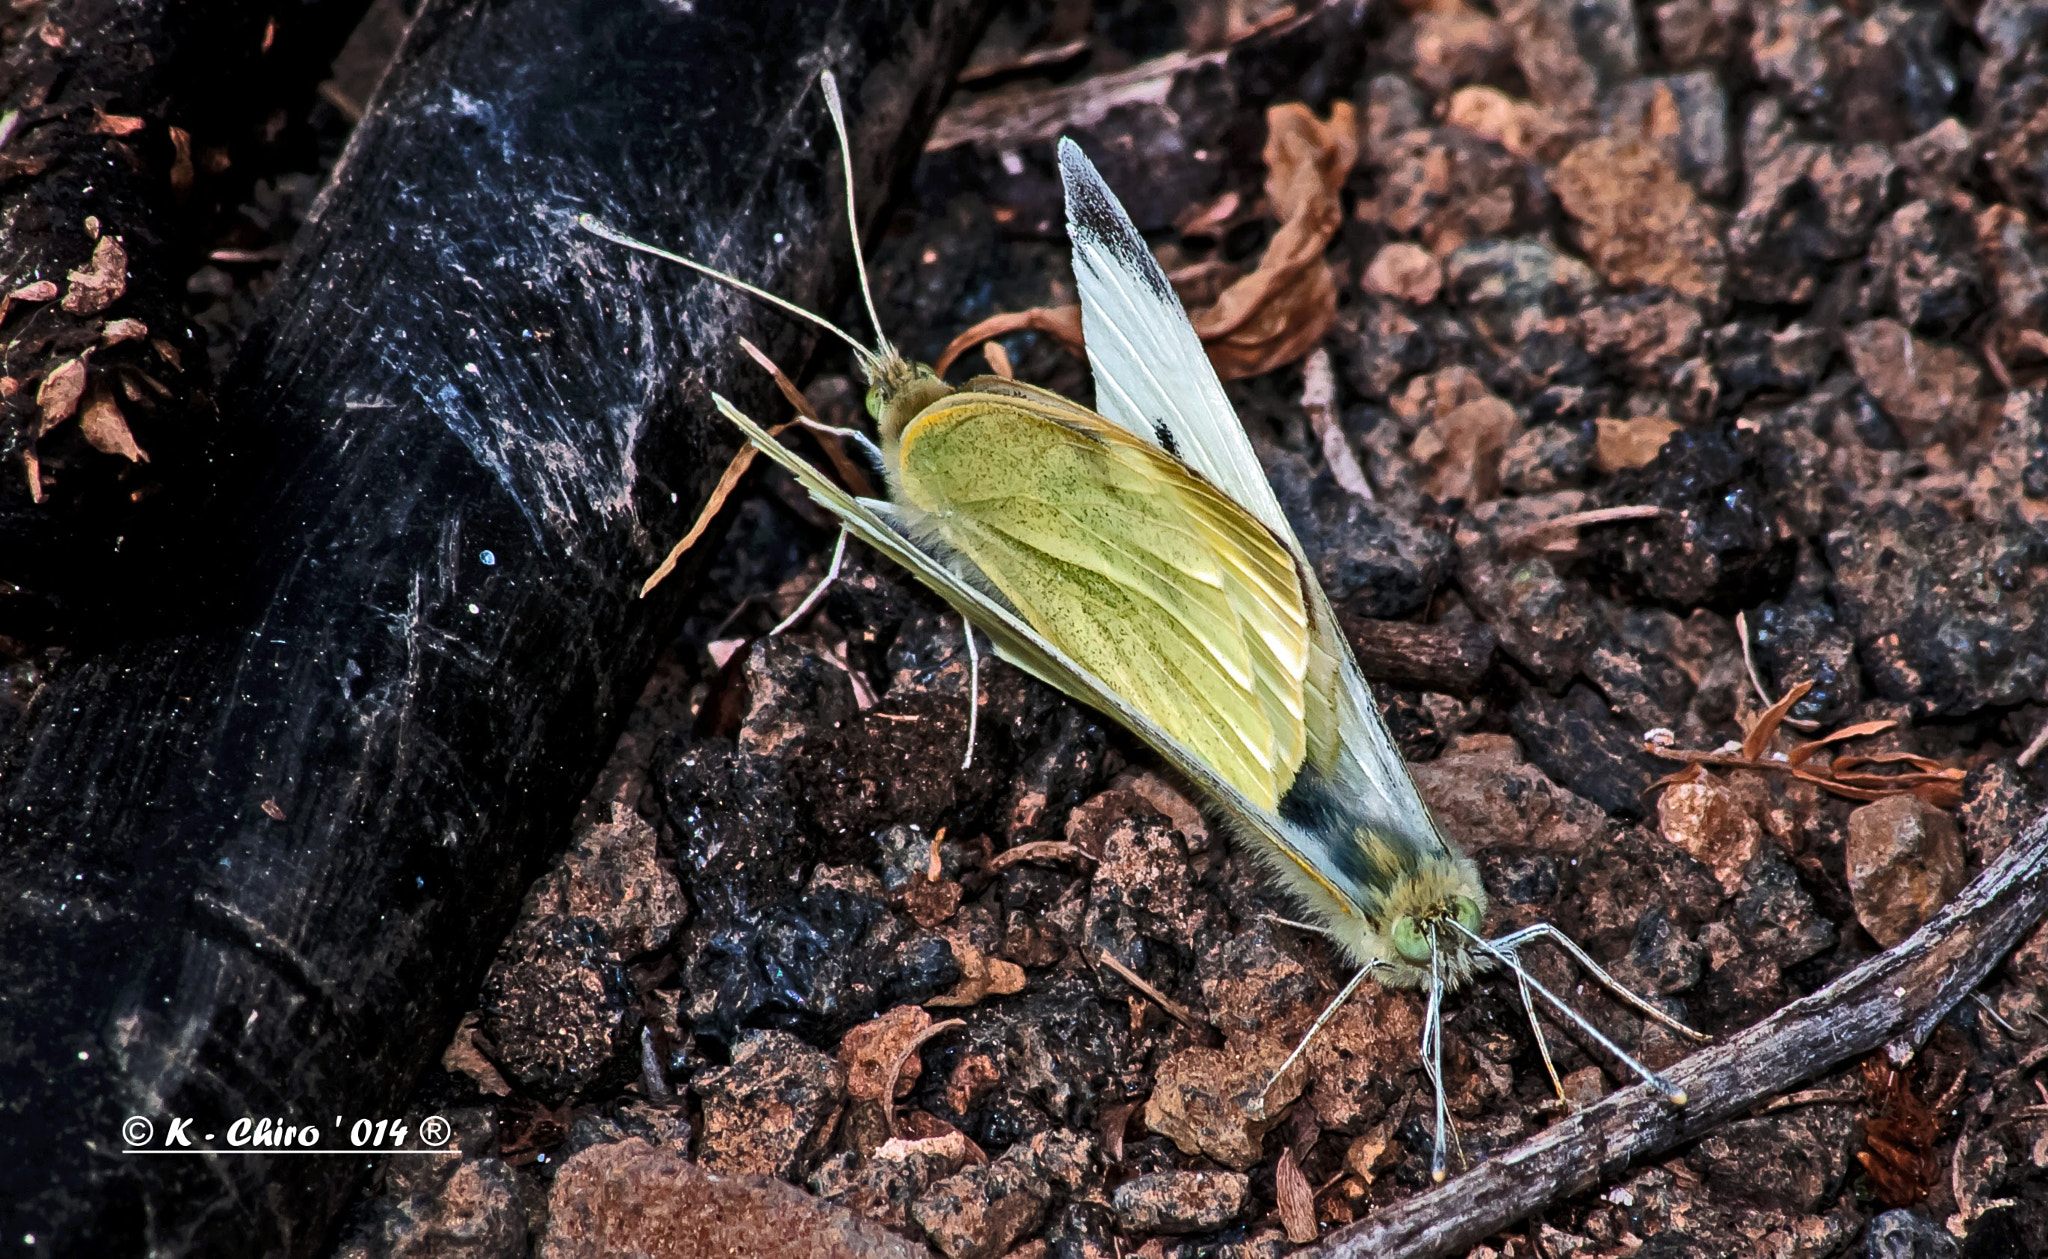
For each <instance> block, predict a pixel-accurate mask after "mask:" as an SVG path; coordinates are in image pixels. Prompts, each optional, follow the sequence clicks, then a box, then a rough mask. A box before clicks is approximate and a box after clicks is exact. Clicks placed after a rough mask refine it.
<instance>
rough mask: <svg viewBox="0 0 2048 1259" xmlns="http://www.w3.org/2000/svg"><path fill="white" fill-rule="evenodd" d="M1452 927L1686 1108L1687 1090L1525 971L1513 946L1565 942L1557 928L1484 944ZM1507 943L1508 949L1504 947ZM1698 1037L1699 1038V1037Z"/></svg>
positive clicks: (1527, 931)
mask: <svg viewBox="0 0 2048 1259" xmlns="http://www.w3.org/2000/svg"><path fill="white" fill-rule="evenodd" d="M1450 925H1451V928H1452V929H1453V930H1455V931H1458V932H1460V933H1461V934H1463V935H1464V936H1465V937H1466V938H1467V939H1468V940H1470V941H1471V942H1472V943H1473V945H1475V946H1476V947H1477V948H1478V949H1479V951H1480V952H1482V953H1485V954H1487V955H1488V956H1490V957H1491V958H1493V960H1495V961H1497V962H1499V963H1501V964H1502V965H1503V966H1506V967H1507V968H1508V969H1509V970H1510V971H1512V972H1514V974H1515V976H1516V978H1517V979H1519V980H1521V981H1522V982H1523V983H1526V984H1528V985H1529V987H1530V988H1532V989H1534V990H1535V993H1536V995H1537V996H1539V997H1542V998H1543V1000H1544V1002H1545V1003H1546V1004H1548V1005H1549V1006H1550V1007H1551V1008H1552V1009H1553V1010H1556V1011H1557V1012H1558V1013H1559V1014H1561V1015H1563V1016H1564V1017H1565V1018H1567V1019H1569V1020H1570V1021H1571V1023H1572V1025H1573V1026H1574V1027H1576V1028H1578V1029H1579V1030H1580V1031H1582V1032H1584V1033H1585V1034H1586V1035H1587V1036H1588V1037H1590V1038H1592V1040H1593V1041H1594V1042H1595V1043H1597V1044H1598V1045H1599V1046H1600V1047H1601V1048H1602V1049H1605V1050H1606V1051H1607V1052H1608V1053H1610V1054H1613V1055H1614V1056H1615V1057H1616V1058H1619V1059H1620V1060H1621V1061H1622V1062H1623V1063H1624V1064H1626V1065H1627V1067H1628V1069H1629V1070H1631V1071H1633V1072H1635V1073H1636V1075H1637V1076H1638V1077H1639V1078H1640V1079H1641V1080H1642V1081H1643V1083H1645V1084H1648V1085H1649V1086H1650V1087H1652V1088H1654V1089H1656V1090H1657V1091H1658V1092H1660V1093H1662V1094H1664V1096H1665V1097H1667V1098H1669V1099H1670V1100H1671V1104H1672V1105H1673V1106H1683V1105H1685V1100H1686V1097H1685V1090H1684V1089H1681V1088H1679V1087H1677V1086H1676V1085H1674V1084H1672V1083H1671V1082H1670V1081H1669V1080H1667V1079H1665V1078H1664V1077H1663V1076H1661V1075H1659V1074H1657V1073H1656V1072H1655V1071H1652V1070H1650V1068H1648V1067H1646V1066H1644V1065H1643V1064H1642V1063H1640V1062H1638V1061H1637V1060H1636V1058H1635V1055H1633V1054H1631V1053H1629V1052H1628V1051H1627V1050H1626V1049H1623V1048H1622V1047H1621V1046H1620V1045H1617V1044H1615V1043H1614V1041H1613V1040H1612V1039H1611V1038H1609V1037H1608V1035H1607V1034H1606V1033H1605V1032H1602V1031H1601V1030H1600V1029H1599V1028H1597V1027H1595V1026H1593V1023H1592V1021H1591V1020H1590V1019H1588V1018H1587V1017H1586V1016H1585V1015H1583V1014H1580V1013H1579V1012H1578V1011H1577V1010H1574V1009H1572V1008H1571V1007H1570V1006H1568V1005H1566V1004H1565V1003H1564V999H1563V998H1562V997H1560V996H1558V995H1557V994H1556V993H1554V992H1552V991H1551V990H1550V989H1548V988H1545V987H1544V986H1543V985H1542V983H1541V982H1539V981H1538V980H1537V978H1536V977H1535V976H1534V975H1531V974H1530V973H1529V972H1528V971H1527V970H1525V969H1523V967H1522V963H1521V961H1520V960H1519V959H1518V958H1517V957H1516V956H1515V954H1514V952H1513V946H1514V945H1515V944H1517V943H1521V942H1523V941H1525V940H1529V939H1533V938H1535V937H1536V936H1541V935H1546V934H1548V935H1551V936H1552V937H1553V938H1563V935H1564V933H1563V932H1560V931H1557V929H1556V928H1554V927H1553V928H1550V930H1549V931H1548V932H1544V931H1539V930H1537V929H1536V928H1534V927H1525V928H1523V929H1522V930H1521V931H1516V932H1512V933H1510V934H1508V935H1505V936H1502V937H1501V938H1500V940H1484V939H1481V938H1480V937H1479V936H1477V935H1474V934H1473V933H1472V932H1470V931H1467V930H1465V927H1464V926H1463V924H1461V923H1458V922H1455V921H1454V922H1452V923H1451V924H1450ZM1539 925H1542V924H1539ZM1504 942H1505V945H1506V947H1503V943H1504ZM1569 951H1570V952H1571V953H1573V954H1574V955H1575V956H1577V957H1580V958H1585V954H1584V953H1583V952H1581V951H1580V950H1579V949H1578V947H1577V946H1576V945H1573V946H1572V947H1571V949H1570V950H1569ZM1586 965H1587V969H1588V970H1590V971H1592V972H1593V973H1594V974H1596V975H1605V972H1604V971H1601V970H1600V969H1599V968H1598V967H1597V966H1594V965H1592V961H1591V959H1586ZM1607 982H1608V984H1610V985H1612V986H1613V987H1614V988H1615V989H1617V990H1619V991H1622V992H1627V990H1626V989H1623V988H1621V986H1620V985H1619V984H1615V983H1614V980H1613V979H1612V977H1608V979H1607ZM1628 995H1629V997H1630V998H1631V1001H1632V1002H1638V1003H1641V1005H1643V1006H1646V1007H1647V1006H1648V1004H1649V1003H1648V1002H1644V1001H1642V999H1641V998H1640V997H1636V996H1635V994H1633V993H1629V994H1628ZM1660 1018H1664V1019H1669V1018H1670V1016H1669V1015H1663V1014H1661V1012H1660ZM1677 1026H1679V1027H1684V1024H1677ZM1687 1030H1690V1029H1687ZM1694 1034H1695V1035H1697V1033H1694Z"/></svg>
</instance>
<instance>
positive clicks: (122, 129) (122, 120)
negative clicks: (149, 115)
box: [92, 114, 144, 136]
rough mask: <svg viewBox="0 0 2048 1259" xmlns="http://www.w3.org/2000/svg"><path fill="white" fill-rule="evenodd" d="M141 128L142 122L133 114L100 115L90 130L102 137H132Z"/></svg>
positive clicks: (94, 120)
mask: <svg viewBox="0 0 2048 1259" xmlns="http://www.w3.org/2000/svg"><path fill="white" fill-rule="evenodd" d="M143 126H144V123H143V120H142V119H140V118H137V117H136V116H135V115H133V114H100V115H99V116H98V117H96V118H94V119H93V123H92V129H93V130H94V131H97V132H99V133H100V134H101V135H103V136H132V135H134V134H135V133H136V132H138V131H140V130H142V128H143Z"/></svg>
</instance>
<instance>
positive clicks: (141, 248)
mask: <svg viewBox="0 0 2048 1259" xmlns="http://www.w3.org/2000/svg"><path fill="white" fill-rule="evenodd" d="M363 8H364V0H314V2H312V3H280V2H279V0H225V2H222V3H208V4H174V3H170V0H145V2H143V3H133V2H123V0H53V2H52V3H50V4H47V5H37V6H34V7H33V8H25V7H24V6H20V5H17V6H14V9H13V11H12V14H11V17H12V22H11V25H13V26H14V27H16V28H18V29H16V30H14V31H12V32H11V36H12V37H11V39H10V40H9V46H8V49H7V52H6V55H5V57H4V58H0V225H4V226H0V634H8V635H11V636H15V637H25V638H28V639H31V640H48V639H51V638H72V637H76V636H78V635H80V634H91V633H95V632H96V633H98V634H100V635H105V634H107V633H110V632H118V631H116V630H114V628H113V627H111V626H109V625H108V624H107V620H108V617H109V616H110V615H111V614H114V612H115V610H117V609H128V610H133V609H137V608H142V607H147V606H149V605H150V604H151V603H153V602H158V601H160V600H161V599H162V598H163V597H164V596H165V590H164V586H163V585H162V584H161V583H159V582H154V581H151V580H150V577H151V575H152V571H151V570H152V569H153V568H154V567H155V566H156V563H157V562H158V561H157V557H159V556H162V555H164V554H167V553H172V554H176V553H179V552H181V551H182V550H183V549H184V548H185V547H189V546H192V545H194V544H193V543H192V542H191V541H189V538H190V537H191V535H192V533H193V532H194V530H195V529H197V528H198V527H199V526H197V525H196V524H195V521H194V519H193V517H194V515H195V513H196V512H197V511H198V510H199V509H200V508H201V507H202V506H203V505H204V504H205V502H206V499H207V495H208V491H209V489H210V487H211V485H212V481H213V478H212V453H213V449H214V444H215V442H216V440H217V438H218V436H219V431H220V428H219V423H218V417H217V415H216V413H215V409H214V403H213V396H212V395H213V389H214V382H213V379H212V374H211V372H210V371H209V370H208V368H207V356H206V348H205V340H204V338H203V337H202V336H201V335H199V334H198V333H197V332H196V331H195V330H194V329H193V328H192V327H191V325H190V323H189V322H188V320H187V319H186V317H185V309H184V283H185V277H186V276H187V275H188V274H190V273H191V271H192V270H193V268H194V267H196V266H197V265H198V263H199V261H200V258H201V251H202V249H203V247H204V244H205V235H206V232H207V229H208V226H209V225H210V224H211V223H212V222H213V220H214V213H213V212H214V210H215V209H216V208H217V206H218V205H219V204H220V203H221V202H222V201H223V200H226V201H228V203H230V204H232V203H233V202H234V201H235V200H238V199H239V198H240V196H241V195H242V194H243V193H244V191H245V190H246V188H247V181H246V179H244V177H243V175H242V171H243V169H244V168H245V167H246V166H248V165H250V163H249V161H248V159H249V157H250V156H251V155H252V153H253V152H254V151H255V150H256V149H257V148H258V147H260V146H263V145H264V144H266V143H267V142H272V141H274V140H275V139H276V137H277V134H278V123H277V121H276V120H278V119H282V118H284V117H287V116H289V115H290V114H291V113H292V112H295V111H296V108H302V107H303V105H304V103H305V101H306V99H308V98H309V97H310V94H311V87H310V85H311V84H312V83H313V82H315V81H317V80H318V79H319V77H320V74H319V68H320V67H323V66H325V65H326V64H327V62H328V61H330V60H332V59H333V57H334V55H335V52H336V50H337V49H338V48H340V46H341V43H342V40H343V39H344V37H346V35H347V34H348V31H349V28H350V27H352V26H353V25H354V24H355V22H356V20H357V19H358V18H359V17H360V16H361V15H362V11H363ZM295 107H296V108H295ZM174 535H175V538H176V540H175V541H174V540H173V539H174ZM185 559H186V557H185V556H184V555H182V554H179V558H178V562H180V563H182V562H184V561H185Z"/></svg>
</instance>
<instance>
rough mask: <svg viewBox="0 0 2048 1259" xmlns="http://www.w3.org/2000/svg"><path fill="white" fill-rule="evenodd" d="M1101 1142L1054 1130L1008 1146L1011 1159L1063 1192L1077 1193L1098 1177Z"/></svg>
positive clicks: (1076, 1133) (1093, 1138)
mask: <svg viewBox="0 0 2048 1259" xmlns="http://www.w3.org/2000/svg"><path fill="white" fill-rule="evenodd" d="M1101 1152H1102V1143H1101V1142H1100V1141H1097V1140H1096V1139H1095V1137H1094V1136H1093V1135H1092V1134H1089V1133H1086V1132H1074V1131H1072V1130H1070V1129H1067V1128H1054V1129H1050V1130H1048V1131H1046V1132H1034V1133H1032V1134H1031V1139H1030V1140H1029V1141H1026V1142H1023V1143H1021V1144H1019V1145H1014V1146H1011V1147H1010V1150H1009V1153H1008V1155H1006V1157H1010V1156H1014V1157H1015V1158H1017V1159H1018V1160H1019V1161H1021V1162H1023V1163H1024V1164H1025V1165H1026V1166H1028V1167H1030V1168H1031V1169H1032V1170H1033V1171H1035V1172H1037V1173H1038V1174H1039V1175H1040V1176H1043V1177H1045V1179H1046V1180H1048V1181H1050V1182H1052V1184H1053V1185H1055V1186H1057V1187H1058V1188H1059V1189H1060V1190H1061V1191H1062V1192H1065V1193H1079V1192H1080V1191H1081V1190H1082V1189H1084V1188H1086V1187H1087V1186H1088V1184H1089V1183H1090V1181H1091V1180H1092V1179H1093V1177H1095V1176H1096V1175H1097V1174H1098V1166H1099V1162H1100V1155H1101Z"/></svg>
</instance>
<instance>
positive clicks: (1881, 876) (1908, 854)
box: [1848, 796, 1963, 948]
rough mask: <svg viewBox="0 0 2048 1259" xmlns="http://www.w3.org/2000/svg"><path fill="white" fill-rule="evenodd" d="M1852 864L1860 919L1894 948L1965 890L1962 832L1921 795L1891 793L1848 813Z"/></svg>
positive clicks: (1874, 935)
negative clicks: (1889, 795)
mask: <svg viewBox="0 0 2048 1259" xmlns="http://www.w3.org/2000/svg"><path fill="white" fill-rule="evenodd" d="M1848 867H1849V898H1850V900H1851V901H1852V902H1853V903H1854V904H1855V906H1856V921H1858V922H1860V923H1862V924H1863V929H1864V930H1865V931H1868V932H1869V933H1870V938H1871V939H1873V940H1876V941H1877V942H1878V943H1879V944H1881V945H1883V946H1884V947H1886V948H1890V947H1891V946H1892V945H1894V944H1897V943H1898V942H1899V941H1901V940H1903V939H1905V938H1906V937H1907V936H1909V935H1911V934H1913V932H1914V931H1916V930H1918V929H1919V928H1920V925H1921V924H1922V923H1924V922H1926V921H1927V920H1928V919H1929V918H1932V917H1933V916H1934V913H1935V911H1936V910H1938V909H1940V908H1941V907H1942V906H1943V905H1945V904H1947V903H1948V901H1949V898H1950V897H1952V896H1954V895H1955V894H1956V893H1957V892H1958V891H1960V890H1961V889H1962V886H1963V841H1962V836H1961V834H1960V833H1959V832H1958V831H1957V829H1956V823H1955V819H1954V818H1952V817H1950V816H1949V815H1948V814H1946V813H1944V812H1942V811H1941V810H1940V809H1937V808H1935V807H1934V806H1933V805H1931V804H1928V803H1926V802H1925V801H1923V800H1921V799H1920V798H1919V797H1918V796H1892V797H1891V798H1889V799H1886V800H1879V801H1876V802H1875V803H1872V804H1866V805H1864V806H1863V807H1862V808H1860V809H1857V810H1856V811H1855V812H1854V813H1851V814H1850V815H1849V850H1848Z"/></svg>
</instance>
